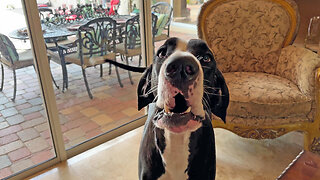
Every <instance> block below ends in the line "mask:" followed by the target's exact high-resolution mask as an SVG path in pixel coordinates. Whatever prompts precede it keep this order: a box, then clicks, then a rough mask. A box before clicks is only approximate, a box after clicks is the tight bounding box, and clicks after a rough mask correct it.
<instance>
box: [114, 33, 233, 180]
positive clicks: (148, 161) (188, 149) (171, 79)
mask: <svg viewBox="0 0 320 180" xmlns="http://www.w3.org/2000/svg"><path fill="white" fill-rule="evenodd" d="M113 64H114V63H113ZM122 68H124V69H127V68H126V67H122ZM131 70H132V69H131ZM143 70H144V74H143V75H142V78H141V79H140V82H139V84H138V90H137V91H138V109H139V110H140V109H142V108H143V107H145V106H147V105H149V108H148V119H147V121H146V123H145V128H144V132H143V135H142V140H141V145H140V152H139V179H140V180H156V179H168V180H184V179H190V180H214V179H215V172H216V154H215V140H214V132H213V128H212V125H211V117H212V116H211V114H214V115H215V116H216V117H219V118H221V119H222V120H223V121H225V117H226V110H227V107H228V104H229V91H228V88H227V86H226V83H225V80H224V78H223V76H222V74H221V72H220V71H219V69H218V68H217V66H216V62H215V60H214V57H213V53H212V52H211V50H210V49H209V48H208V46H207V44H206V43H205V42H204V41H202V40H198V39H193V40H190V41H189V42H188V43H186V42H184V41H182V40H180V39H178V38H170V39H168V40H167V41H166V42H165V43H164V44H163V45H162V46H161V47H160V48H159V49H158V51H157V53H156V56H155V58H154V62H153V64H152V65H151V66H149V67H148V68H147V69H143Z"/></svg>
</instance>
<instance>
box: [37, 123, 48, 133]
mask: <svg viewBox="0 0 320 180" xmlns="http://www.w3.org/2000/svg"><path fill="white" fill-rule="evenodd" d="M34 129H36V130H37V131H38V132H43V131H45V130H47V129H49V125H48V123H43V124H40V125H37V126H35V127H34Z"/></svg>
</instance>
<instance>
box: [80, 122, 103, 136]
mask: <svg viewBox="0 0 320 180" xmlns="http://www.w3.org/2000/svg"><path fill="white" fill-rule="evenodd" d="M99 127H100V126H99V125H98V124H97V123H95V122H92V121H89V122H88V123H86V124H83V125H81V129H82V131H83V132H85V133H87V132H89V131H91V130H93V129H97V128H99Z"/></svg>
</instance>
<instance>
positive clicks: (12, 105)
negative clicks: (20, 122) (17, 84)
mask: <svg viewBox="0 0 320 180" xmlns="http://www.w3.org/2000/svg"><path fill="white" fill-rule="evenodd" d="M15 105H16V104H15V103H13V102H12V101H10V102H7V103H6V104H5V105H4V106H5V108H10V107H14V106H15Z"/></svg>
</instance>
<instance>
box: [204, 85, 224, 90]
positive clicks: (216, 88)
mask: <svg viewBox="0 0 320 180" xmlns="http://www.w3.org/2000/svg"><path fill="white" fill-rule="evenodd" d="M203 87H204V88H205V89H213V90H221V88H219V87H210V86H207V85H203Z"/></svg>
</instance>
